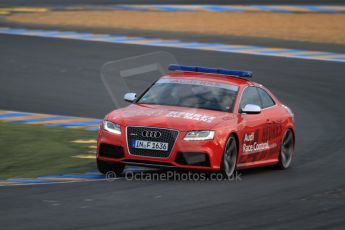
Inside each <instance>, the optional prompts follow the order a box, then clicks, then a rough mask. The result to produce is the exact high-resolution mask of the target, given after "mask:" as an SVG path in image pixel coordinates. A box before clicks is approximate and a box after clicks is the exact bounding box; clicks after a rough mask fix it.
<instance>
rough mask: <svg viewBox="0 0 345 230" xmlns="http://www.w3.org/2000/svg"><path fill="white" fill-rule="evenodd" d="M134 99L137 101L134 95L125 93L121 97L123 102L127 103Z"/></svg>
mask: <svg viewBox="0 0 345 230" xmlns="http://www.w3.org/2000/svg"><path fill="white" fill-rule="evenodd" d="M135 99H137V94H136V93H126V94H125V96H123V100H125V101H127V102H133V101H135Z"/></svg>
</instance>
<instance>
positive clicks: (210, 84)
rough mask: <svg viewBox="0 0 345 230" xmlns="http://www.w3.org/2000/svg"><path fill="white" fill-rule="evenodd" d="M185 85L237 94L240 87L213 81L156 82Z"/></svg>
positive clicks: (177, 80) (174, 80)
mask: <svg viewBox="0 0 345 230" xmlns="http://www.w3.org/2000/svg"><path fill="white" fill-rule="evenodd" d="M169 83H170V84H185V85H200V86H208V87H217V88H222V89H227V90H232V91H235V92H237V91H238V86H236V85H231V84H225V83H219V82H211V81H200V80H195V79H160V80H158V81H157V82H156V84H169Z"/></svg>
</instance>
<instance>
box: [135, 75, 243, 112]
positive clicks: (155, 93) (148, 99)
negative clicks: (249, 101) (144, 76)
mask: <svg viewBox="0 0 345 230" xmlns="http://www.w3.org/2000/svg"><path fill="white" fill-rule="evenodd" d="M237 92H238V86H236V85H231V84H227V83H218V82H211V81H201V80H193V79H160V80H158V81H157V82H156V83H155V84H154V85H153V86H152V87H151V88H150V89H149V90H148V91H146V93H145V94H144V95H143V96H142V97H141V98H140V99H139V100H138V101H137V103H141V104H158V105H170V106H182V107H191V108H202V109H210V110H217V111H224V112H232V110H233V105H234V103H235V99H236V95H237Z"/></svg>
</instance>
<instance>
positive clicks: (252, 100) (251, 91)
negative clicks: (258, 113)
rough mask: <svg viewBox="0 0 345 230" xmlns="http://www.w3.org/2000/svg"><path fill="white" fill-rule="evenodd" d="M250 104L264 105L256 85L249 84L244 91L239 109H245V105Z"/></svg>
mask: <svg viewBox="0 0 345 230" xmlns="http://www.w3.org/2000/svg"><path fill="white" fill-rule="evenodd" d="M248 104H252V105H257V106H260V107H262V105H261V100H260V96H259V93H258V90H257V88H256V87H253V86H249V87H247V88H246V89H245V90H244V92H243V93H242V97H241V102H240V108H239V110H241V109H243V108H244V106H246V105H248Z"/></svg>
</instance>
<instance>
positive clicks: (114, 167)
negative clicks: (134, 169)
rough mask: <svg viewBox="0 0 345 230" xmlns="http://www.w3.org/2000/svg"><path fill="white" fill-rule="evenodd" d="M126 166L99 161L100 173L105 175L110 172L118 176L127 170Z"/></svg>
mask: <svg viewBox="0 0 345 230" xmlns="http://www.w3.org/2000/svg"><path fill="white" fill-rule="evenodd" d="M125 167H126V165H124V164H122V163H108V162H105V161H101V160H98V159H97V168H98V171H99V172H100V173H102V174H104V175H106V174H107V173H108V172H114V173H115V174H116V175H117V176H118V175H120V174H121V173H122V172H123V170H124V169H125Z"/></svg>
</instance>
